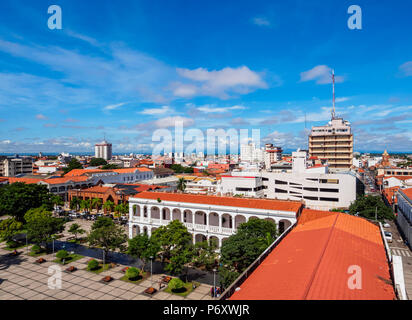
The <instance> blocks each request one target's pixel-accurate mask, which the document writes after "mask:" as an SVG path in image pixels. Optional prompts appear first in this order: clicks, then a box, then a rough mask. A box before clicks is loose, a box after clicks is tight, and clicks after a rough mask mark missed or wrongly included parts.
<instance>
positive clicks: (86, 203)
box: [80, 200, 91, 212]
mask: <svg viewBox="0 0 412 320" xmlns="http://www.w3.org/2000/svg"><path fill="white" fill-rule="evenodd" d="M90 204H91V203H90V200H81V201H80V209H81V210H83V212H84V211H86V209H90Z"/></svg>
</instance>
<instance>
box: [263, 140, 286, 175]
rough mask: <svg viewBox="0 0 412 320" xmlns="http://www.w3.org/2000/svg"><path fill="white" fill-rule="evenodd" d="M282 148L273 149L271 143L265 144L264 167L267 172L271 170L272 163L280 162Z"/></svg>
mask: <svg viewBox="0 0 412 320" xmlns="http://www.w3.org/2000/svg"><path fill="white" fill-rule="evenodd" d="M282 152H283V150H282V148H281V147H274V146H273V144H272V143H266V144H265V157H264V158H265V167H266V169H267V170H269V169H271V165H272V163H274V162H277V161H281V160H282Z"/></svg>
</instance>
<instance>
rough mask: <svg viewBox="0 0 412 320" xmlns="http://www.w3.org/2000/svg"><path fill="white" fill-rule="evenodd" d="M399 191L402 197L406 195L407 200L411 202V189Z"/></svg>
mask: <svg viewBox="0 0 412 320" xmlns="http://www.w3.org/2000/svg"><path fill="white" fill-rule="evenodd" d="M401 191H402V193H403V194H404V195H406V196H407V197H408V198H409V200H411V201H412V188H408V189H401Z"/></svg>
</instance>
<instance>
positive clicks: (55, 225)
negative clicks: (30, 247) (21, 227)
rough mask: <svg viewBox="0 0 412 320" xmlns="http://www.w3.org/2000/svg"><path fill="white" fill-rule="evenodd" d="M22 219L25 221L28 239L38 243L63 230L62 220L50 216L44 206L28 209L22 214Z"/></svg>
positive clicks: (50, 238)
mask: <svg viewBox="0 0 412 320" xmlns="http://www.w3.org/2000/svg"><path fill="white" fill-rule="evenodd" d="M24 219H25V220H26V221H27V224H26V230H27V237H28V239H30V241H33V242H34V243H36V244H38V245H41V244H43V243H47V242H50V241H51V240H52V235H54V234H56V233H59V232H62V231H63V230H64V223H65V222H64V220H63V219H61V218H54V217H52V214H51V212H50V211H47V210H46V209H45V208H44V207H40V208H37V209H30V210H29V211H27V213H26V214H25V215H24Z"/></svg>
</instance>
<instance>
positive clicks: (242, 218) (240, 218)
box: [235, 214, 246, 229]
mask: <svg viewBox="0 0 412 320" xmlns="http://www.w3.org/2000/svg"><path fill="white" fill-rule="evenodd" d="M245 222H246V217H245V216H242V215H241V214H238V215H237V216H236V217H235V228H236V229H237V228H239V226H240V225H241V224H242V223H245Z"/></svg>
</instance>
